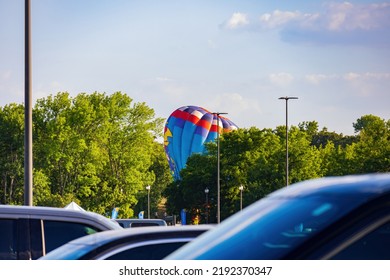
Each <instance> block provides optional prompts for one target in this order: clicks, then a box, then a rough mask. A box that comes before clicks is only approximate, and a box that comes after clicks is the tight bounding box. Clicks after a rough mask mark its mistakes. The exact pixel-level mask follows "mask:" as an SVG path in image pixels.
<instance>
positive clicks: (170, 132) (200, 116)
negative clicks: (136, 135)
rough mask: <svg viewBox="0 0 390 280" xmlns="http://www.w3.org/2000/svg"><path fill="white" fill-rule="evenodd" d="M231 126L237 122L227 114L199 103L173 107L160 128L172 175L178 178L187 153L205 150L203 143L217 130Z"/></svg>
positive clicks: (229, 129) (228, 128)
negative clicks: (223, 114) (173, 109)
mask: <svg viewBox="0 0 390 280" xmlns="http://www.w3.org/2000/svg"><path fill="white" fill-rule="evenodd" d="M218 118H219V121H218ZM218 123H219V130H217V127H218ZM235 129H237V126H236V125H235V124H234V123H233V122H232V121H230V120H229V119H228V118H225V117H223V116H221V115H217V114H213V113H212V112H210V111H208V110H206V109H204V108H202V107H198V106H183V107H180V108H178V109H177V110H175V111H174V112H173V113H172V114H171V115H170V116H169V118H168V119H167V122H166V124H165V128H164V148H165V153H166V155H167V159H168V162H169V167H170V169H171V171H172V174H173V177H174V179H175V180H178V179H180V170H181V169H182V168H184V167H185V165H186V163H187V159H188V157H189V156H190V155H191V154H193V153H200V154H203V153H205V151H206V150H205V146H204V144H205V143H207V142H210V141H214V140H215V139H216V138H217V136H218V134H217V133H218V131H219V133H220V134H222V133H224V132H228V131H231V130H235Z"/></svg>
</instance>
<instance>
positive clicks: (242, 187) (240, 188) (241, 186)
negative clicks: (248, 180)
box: [238, 185, 244, 211]
mask: <svg viewBox="0 0 390 280" xmlns="http://www.w3.org/2000/svg"><path fill="white" fill-rule="evenodd" d="M238 189H239V190H240V211H242V190H243V189H244V186H243V185H240V186H239V187H238Z"/></svg>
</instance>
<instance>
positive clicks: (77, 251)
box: [39, 225, 213, 260]
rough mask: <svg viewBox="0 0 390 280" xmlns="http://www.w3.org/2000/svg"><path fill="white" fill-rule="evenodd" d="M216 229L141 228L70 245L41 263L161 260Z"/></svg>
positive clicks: (82, 240)
mask: <svg viewBox="0 0 390 280" xmlns="http://www.w3.org/2000/svg"><path fill="white" fill-rule="evenodd" d="M212 227H213V226H212V225H187V226H172V227H161V226H154V227H139V228H133V229H126V230H122V231H109V232H108V231H107V232H99V233H96V234H94V235H91V236H85V237H81V238H78V239H76V240H73V241H70V242H68V243H67V244H65V245H63V246H61V247H59V248H57V249H55V250H53V251H51V252H50V253H48V254H46V255H45V256H43V257H41V258H40V259H39V260H161V259H163V258H164V257H166V256H167V255H168V254H170V253H172V252H173V251H174V250H176V249H178V248H179V247H181V246H183V245H184V244H187V243H188V242H190V241H192V240H194V239H195V238H197V237H198V236H199V235H201V234H203V233H204V232H206V231H208V230H209V229H211V228H212Z"/></svg>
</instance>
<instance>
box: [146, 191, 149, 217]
mask: <svg viewBox="0 0 390 280" xmlns="http://www.w3.org/2000/svg"><path fill="white" fill-rule="evenodd" d="M146 190H147V191H148V219H150V186H146Z"/></svg>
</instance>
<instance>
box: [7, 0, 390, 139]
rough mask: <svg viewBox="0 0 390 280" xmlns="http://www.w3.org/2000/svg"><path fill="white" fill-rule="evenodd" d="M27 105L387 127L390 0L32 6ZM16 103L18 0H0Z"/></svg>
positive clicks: (338, 128)
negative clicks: (107, 99) (369, 119)
mask: <svg viewBox="0 0 390 280" xmlns="http://www.w3.org/2000/svg"><path fill="white" fill-rule="evenodd" d="M31 5H32V9H31V18H32V96H33V99H34V101H35V100H37V99H40V98H45V97H47V96H49V95H55V94H57V93H58V92H68V93H69V94H70V95H71V96H76V95H77V94H79V93H93V92H100V93H106V94H112V93H114V92H117V91H121V92H122V93H126V94H127V95H128V96H130V97H131V98H132V99H133V100H134V102H137V103H138V102H145V103H146V104H147V105H148V106H149V107H151V108H153V109H154V110H155V113H156V117H162V118H165V119H166V118H168V117H169V115H170V114H171V113H172V112H173V111H174V110H176V109H177V108H179V107H181V106H186V105H196V106H201V107H204V108H205V109H207V110H210V111H214V112H226V113H228V115H227V116H226V117H228V118H229V119H230V120H231V121H233V122H234V123H235V124H236V125H237V126H238V127H240V128H250V127H253V126H254V127H258V128H260V129H263V128H272V129H273V128H276V127H277V126H279V125H285V121H286V110H285V101H284V100H279V97H284V96H294V97H298V99H297V100H290V101H289V102H288V122H289V125H298V124H299V123H302V122H306V121H316V122H318V125H319V129H322V128H324V127H326V128H327V129H328V131H335V132H337V133H342V134H344V135H353V134H354V128H353V123H354V122H356V121H357V119H359V118H360V117H362V116H364V115H368V114H373V115H375V116H379V117H380V118H382V119H384V120H388V119H390V109H389V108H390V92H389V89H390V31H389V30H390V1H369V0H359V1H358V0H357V1H349V2H346V1H301V0H294V1H286V0H283V1H282V0H273V1H266V0H213V1H210V0H196V1H195V0H187V1H183V0H82V1H80V0H31ZM10 103H18V104H23V103H24V0H0V107H3V106H5V105H7V104H10Z"/></svg>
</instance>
